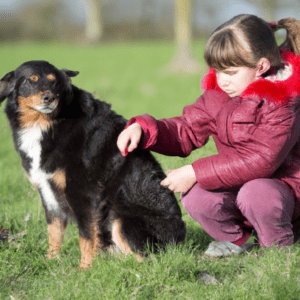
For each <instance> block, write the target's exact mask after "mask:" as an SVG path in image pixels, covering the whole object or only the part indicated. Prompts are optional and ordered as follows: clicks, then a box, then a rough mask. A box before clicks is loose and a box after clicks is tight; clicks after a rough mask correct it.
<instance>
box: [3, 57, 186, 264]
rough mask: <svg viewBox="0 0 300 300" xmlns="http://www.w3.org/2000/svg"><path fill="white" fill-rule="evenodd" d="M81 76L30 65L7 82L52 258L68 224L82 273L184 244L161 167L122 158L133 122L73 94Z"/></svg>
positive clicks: (135, 155) (145, 158)
mask: <svg viewBox="0 0 300 300" xmlns="http://www.w3.org/2000/svg"><path fill="white" fill-rule="evenodd" d="M78 73H79V72H75V71H70V70H68V69H62V70H59V69H57V68H56V67H54V66H53V65H51V64H50V63H48V62H46V61H29V62H25V63H24V64H22V65H21V66H19V67H18V68H17V69H16V70H14V71H12V72H9V73H7V74H6V75H5V76H4V77H3V78H2V79H1V81H0V103H2V102H3V101H4V100H5V99H6V98H8V100H7V102H6V106H5V113H6V115H7V117H8V120H9V123H10V127H11V130H12V134H13V140H14V146H15V149H16V151H17V152H18V153H19V155H20V157H21V160H22V166H23V168H24V170H25V173H26V174H27V176H28V178H29V180H30V182H31V183H32V184H33V185H34V186H35V187H36V188H37V189H38V191H39V194H40V197H41V200H42V203H43V206H44V209H45V214H46V220H47V228H48V233H49V249H48V258H52V257H56V256H58V255H59V252H60V248H61V244H62V240H63V236H64V231H65V228H66V226H67V223H68V220H75V221H76V222H77V224H78V229H79V246H80V250H81V261H80V266H79V267H78V268H79V269H86V268H89V267H90V266H91V264H92V260H93V257H94V256H95V255H96V254H97V252H98V251H99V249H101V250H104V251H108V252H111V253H115V254H116V255H117V256H119V257H120V255H121V253H124V254H125V255H128V254H134V255H136V259H137V260H143V257H144V254H145V248H146V245H148V246H149V247H150V249H153V250H154V251H156V250H157V249H158V248H160V247H161V248H163V247H165V246H166V245H167V244H172V243H183V242H184V240H185V234H186V227H185V222H184V221H183V220H182V215H181V210H180V207H179V205H178V202H177V200H176V198H175V196H174V194H173V192H171V191H170V190H169V189H168V188H166V187H164V186H161V185H160V182H161V181H162V180H163V179H164V178H165V177H166V176H165V174H164V172H163V170H162V168H161V166H160V165H159V163H158V162H157V161H156V159H155V158H154V157H153V155H152V154H151V153H150V152H149V151H145V150H141V149H136V150H135V151H134V152H132V153H129V154H128V155H127V156H126V157H123V156H122V155H121V153H120V151H119V150H118V148H117V145H116V143H117V138H118V135H119V134H120V132H121V131H122V130H123V129H124V128H125V126H126V124H127V121H126V120H125V119H124V118H123V117H122V116H121V115H118V114H117V113H115V112H114V111H113V110H112V109H111V106H110V105H109V104H107V103H106V102H104V101H100V100H98V99H95V98H94V97H93V95H92V94H90V93H88V92H87V91H84V90H82V89H79V88H77V87H76V86H74V85H73V84H72V83H71V79H70V78H71V77H74V76H76V75H77V74H78Z"/></svg>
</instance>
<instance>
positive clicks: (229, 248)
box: [204, 241, 255, 258]
mask: <svg viewBox="0 0 300 300" xmlns="http://www.w3.org/2000/svg"><path fill="white" fill-rule="evenodd" d="M254 246H255V244H252V243H247V244H243V245H241V246H237V245H235V244H233V243H231V242H227V241H226V242H216V241H215V242H211V243H210V244H209V246H208V249H207V250H206V251H205V253H204V255H207V256H210V257H212V258H218V257H222V256H225V257H227V256H230V255H237V254H240V253H242V252H245V251H246V252H249V251H251V250H252V248H253V247H254Z"/></svg>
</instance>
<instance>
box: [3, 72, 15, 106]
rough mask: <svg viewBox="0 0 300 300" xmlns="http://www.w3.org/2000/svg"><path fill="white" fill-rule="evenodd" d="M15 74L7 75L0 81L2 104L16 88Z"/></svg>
mask: <svg viewBox="0 0 300 300" xmlns="http://www.w3.org/2000/svg"><path fill="white" fill-rule="evenodd" d="M14 77H15V72H14V71H12V72H9V73H7V74H6V75H5V76H4V77H3V78H2V79H1V80H0V103H2V102H3V101H4V100H5V98H7V97H8V96H9V95H10V94H11V93H12V92H13V90H14V88H15V80H14Z"/></svg>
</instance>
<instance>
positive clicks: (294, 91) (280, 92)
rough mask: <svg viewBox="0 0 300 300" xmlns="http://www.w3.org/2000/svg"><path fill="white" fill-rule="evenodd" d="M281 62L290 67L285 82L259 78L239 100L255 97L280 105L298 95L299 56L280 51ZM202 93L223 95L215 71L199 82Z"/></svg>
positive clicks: (210, 71)
mask: <svg viewBox="0 0 300 300" xmlns="http://www.w3.org/2000/svg"><path fill="white" fill-rule="evenodd" d="M281 57H282V60H283V61H284V62H285V63H286V64H290V65H291V66H292V74H291V75H290V76H289V77H288V78H287V79H286V80H275V81H274V82H272V81H270V80H268V79H265V78H260V79H258V80H256V81H254V82H253V83H251V84H250V85H249V86H248V87H247V88H246V89H245V91H244V92H243V93H242V94H241V95H240V97H241V98H246V97H248V96H254V95H257V96H259V97H261V98H264V99H266V100H267V101H268V102H273V103H275V104H278V105H281V104H285V103H286V102H287V101H288V100H289V99H290V98H294V97H296V96H297V95H299V94H300V56H297V55H296V54H294V53H293V52H289V51H284V50H281ZM201 89H202V90H203V91H209V90H218V91H220V92H223V93H225V92H224V91H223V90H222V89H221V88H220V87H219V85H218V83H217V77H216V71H215V70H214V69H212V68H210V70H209V72H208V74H207V75H205V76H204V77H203V79H202V81H201Z"/></svg>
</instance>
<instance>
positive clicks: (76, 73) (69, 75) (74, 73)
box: [62, 69, 79, 77]
mask: <svg viewBox="0 0 300 300" xmlns="http://www.w3.org/2000/svg"><path fill="white" fill-rule="evenodd" d="M62 71H63V72H64V73H65V74H66V75H67V76H68V77H75V76H77V75H78V74H79V72H78V71H71V70H68V69H62Z"/></svg>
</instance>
